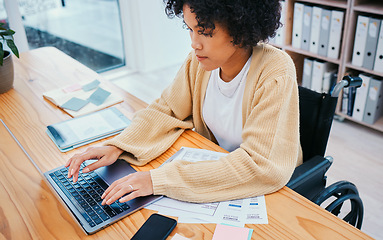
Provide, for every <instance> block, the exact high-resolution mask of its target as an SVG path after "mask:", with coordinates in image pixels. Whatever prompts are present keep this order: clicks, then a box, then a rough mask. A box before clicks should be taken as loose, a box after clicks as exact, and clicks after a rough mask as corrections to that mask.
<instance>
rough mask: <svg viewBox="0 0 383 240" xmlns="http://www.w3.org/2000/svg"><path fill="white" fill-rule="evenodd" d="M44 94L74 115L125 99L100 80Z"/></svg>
mask: <svg viewBox="0 0 383 240" xmlns="http://www.w3.org/2000/svg"><path fill="white" fill-rule="evenodd" d="M43 96H44V97H45V98H46V99H48V100H49V101H51V102H52V103H53V104H55V105H56V106H58V107H60V108H62V109H63V110H64V111H65V112H67V113H68V114H69V115H71V116H72V117H78V116H81V115H84V114H88V113H91V112H95V111H98V110H101V109H104V108H106V107H109V106H111V105H114V104H116V103H119V102H122V101H123V99H122V97H121V96H119V95H117V94H115V93H112V92H111V91H110V90H109V88H108V87H107V86H105V84H103V83H100V81H98V80H94V81H91V82H82V83H75V84H72V85H69V86H65V87H63V88H59V89H55V90H52V91H48V92H45V93H43Z"/></svg>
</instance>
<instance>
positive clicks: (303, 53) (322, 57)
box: [283, 45, 340, 65]
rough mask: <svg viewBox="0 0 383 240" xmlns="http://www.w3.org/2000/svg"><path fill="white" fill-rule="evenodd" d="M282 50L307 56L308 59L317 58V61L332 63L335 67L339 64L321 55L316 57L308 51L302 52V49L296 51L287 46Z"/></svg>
mask: <svg viewBox="0 0 383 240" xmlns="http://www.w3.org/2000/svg"><path fill="white" fill-rule="evenodd" d="M283 49H284V50H286V51H290V52H295V53H299V54H302V55H305V56H308V57H313V58H317V59H320V60H323V61H326V62H330V63H334V64H337V65H339V64H340V60H339V59H334V58H328V57H324V56H321V55H318V54H315V53H312V52H308V51H305V50H302V49H296V48H293V47H292V46H291V45H287V46H286V47H284V48H283Z"/></svg>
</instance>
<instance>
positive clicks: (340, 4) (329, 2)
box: [298, 0, 347, 9]
mask: <svg viewBox="0 0 383 240" xmlns="http://www.w3.org/2000/svg"><path fill="white" fill-rule="evenodd" d="M298 2H304V3H313V4H319V5H322V6H329V7H336V8H342V9H347V0H307V1H298Z"/></svg>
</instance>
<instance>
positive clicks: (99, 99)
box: [88, 88, 110, 106]
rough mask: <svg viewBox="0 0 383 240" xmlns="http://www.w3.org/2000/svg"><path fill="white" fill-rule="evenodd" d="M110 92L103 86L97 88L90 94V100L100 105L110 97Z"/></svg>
mask: <svg viewBox="0 0 383 240" xmlns="http://www.w3.org/2000/svg"><path fill="white" fill-rule="evenodd" d="M109 95H110V92H108V91H106V90H104V89H102V88H97V90H96V91H95V92H94V93H92V95H90V97H89V98H88V100H89V102H91V103H93V104H94V105H96V106H100V105H101V104H103V103H104V102H105V100H106V99H107V98H108V97H109Z"/></svg>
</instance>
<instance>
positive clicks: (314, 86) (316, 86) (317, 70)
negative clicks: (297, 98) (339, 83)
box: [311, 60, 335, 93]
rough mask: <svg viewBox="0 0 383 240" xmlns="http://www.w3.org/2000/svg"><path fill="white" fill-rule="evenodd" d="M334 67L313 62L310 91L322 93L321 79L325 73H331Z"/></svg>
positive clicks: (318, 61) (323, 62) (317, 61)
mask: <svg viewBox="0 0 383 240" xmlns="http://www.w3.org/2000/svg"><path fill="white" fill-rule="evenodd" d="M334 69H335V66H334V65H333V64H331V63H329V62H325V61H321V60H314V61H313V70H312V74H311V76H312V77H311V90H313V91H316V92H319V93H322V92H323V79H324V75H325V73H326V72H329V71H332V70H334Z"/></svg>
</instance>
